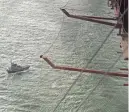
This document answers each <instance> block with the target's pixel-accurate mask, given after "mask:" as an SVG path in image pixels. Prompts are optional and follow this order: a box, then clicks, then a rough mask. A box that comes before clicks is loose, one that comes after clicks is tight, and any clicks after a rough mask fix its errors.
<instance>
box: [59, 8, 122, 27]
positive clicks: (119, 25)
mask: <svg viewBox="0 0 129 112" xmlns="http://www.w3.org/2000/svg"><path fill="white" fill-rule="evenodd" d="M61 10H62V12H63V13H64V14H65V15H67V16H68V17H71V18H75V19H80V20H84V21H90V22H94V23H99V24H104V25H109V26H115V27H116V28H121V27H122V24H118V23H117V24H116V23H111V22H107V21H101V20H97V19H100V17H91V16H89V17H88V16H81V15H72V14H69V13H68V12H67V11H66V10H65V9H61ZM101 19H107V18H101Z"/></svg>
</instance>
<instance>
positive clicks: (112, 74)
mask: <svg viewBox="0 0 129 112" xmlns="http://www.w3.org/2000/svg"><path fill="white" fill-rule="evenodd" d="M40 58H43V59H44V60H45V61H46V62H47V63H48V64H49V65H50V66H51V67H52V68H54V69H60V70H69V71H77V72H87V73H95V74H103V75H109V76H119V77H128V74H125V73H118V72H105V71H101V70H94V69H84V68H74V67H69V66H57V65H54V64H53V63H52V62H51V61H50V60H49V59H48V58H47V57H43V56H42V55H41V56H40Z"/></svg>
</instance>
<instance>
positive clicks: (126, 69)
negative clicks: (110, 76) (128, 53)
mask: <svg viewBox="0 0 129 112" xmlns="http://www.w3.org/2000/svg"><path fill="white" fill-rule="evenodd" d="M120 70H125V71H128V68H120Z"/></svg>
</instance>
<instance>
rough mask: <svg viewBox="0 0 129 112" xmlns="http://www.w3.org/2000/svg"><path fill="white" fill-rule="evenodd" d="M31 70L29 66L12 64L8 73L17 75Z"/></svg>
mask: <svg viewBox="0 0 129 112" xmlns="http://www.w3.org/2000/svg"><path fill="white" fill-rule="evenodd" d="M29 68H30V66H29V65H27V66H20V65H17V64H15V63H12V62H11V67H10V68H8V69H7V72H8V73H16V72H21V71H25V70H28V69H29Z"/></svg>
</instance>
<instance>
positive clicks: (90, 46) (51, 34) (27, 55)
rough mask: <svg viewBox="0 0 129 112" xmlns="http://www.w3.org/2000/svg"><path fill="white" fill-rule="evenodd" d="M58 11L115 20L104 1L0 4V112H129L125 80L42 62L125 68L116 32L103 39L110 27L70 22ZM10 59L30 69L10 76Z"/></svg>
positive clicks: (48, 0)
mask: <svg viewBox="0 0 129 112" xmlns="http://www.w3.org/2000/svg"><path fill="white" fill-rule="evenodd" d="M60 8H65V9H67V10H68V11H69V12H70V13H73V14H79V15H94V16H106V17H113V11H112V10H111V9H110V8H109V7H108V6H107V1H105V0H17V1H16V0H0V112H127V111H128V99H127V98H128V96H127V95H128V92H127V90H128V89H127V87H124V86H122V85H123V84H124V83H127V79H126V78H120V77H109V76H103V75H101V74H98V75H97V74H90V73H82V72H72V71H64V70H56V69H53V68H51V67H50V66H49V65H48V64H47V63H46V62H45V61H44V60H43V59H40V55H44V56H47V57H48V58H49V59H50V60H51V61H52V62H53V63H54V64H55V65H63V66H72V67H77V68H90V69H97V70H104V71H114V72H116V71H120V70H119V68H124V67H127V62H126V61H124V60H123V58H122V57H121V56H120V54H118V53H117V51H120V48H119V40H120V37H118V36H116V34H117V32H118V31H117V30H114V31H113V32H112V33H111V35H110V36H109V37H107V35H108V34H109V32H110V31H111V29H112V28H113V27H110V26H105V25H100V24H97V23H91V22H86V21H81V20H76V19H72V18H68V17H66V15H64V14H63V13H62V12H61V10H60ZM105 40H106V41H105ZM102 43H103V44H102ZM100 47H101V48H100ZM11 60H12V61H13V62H15V63H17V64H20V65H30V69H29V70H28V71H25V72H21V73H15V74H8V73H7V72H6V69H7V68H8V67H9V66H10V61H11Z"/></svg>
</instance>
